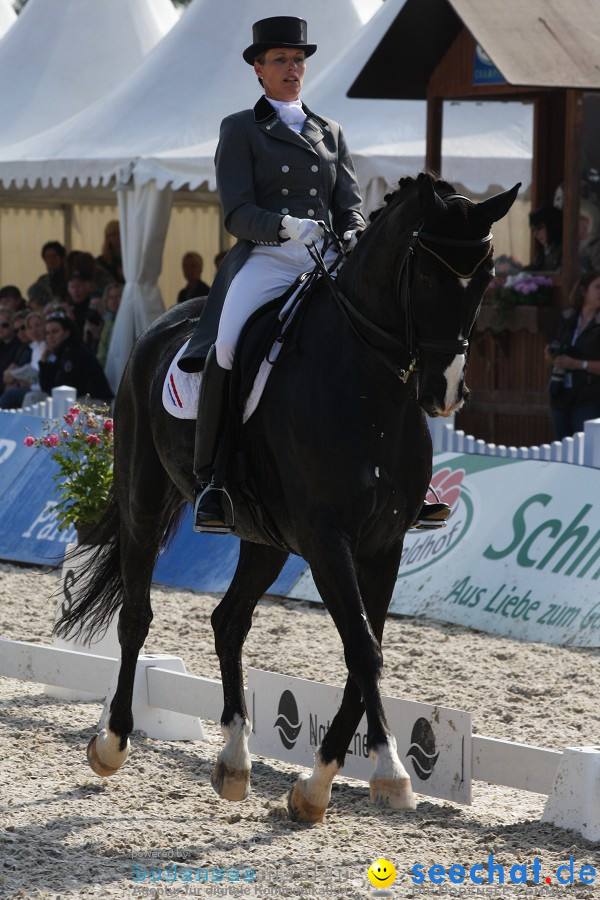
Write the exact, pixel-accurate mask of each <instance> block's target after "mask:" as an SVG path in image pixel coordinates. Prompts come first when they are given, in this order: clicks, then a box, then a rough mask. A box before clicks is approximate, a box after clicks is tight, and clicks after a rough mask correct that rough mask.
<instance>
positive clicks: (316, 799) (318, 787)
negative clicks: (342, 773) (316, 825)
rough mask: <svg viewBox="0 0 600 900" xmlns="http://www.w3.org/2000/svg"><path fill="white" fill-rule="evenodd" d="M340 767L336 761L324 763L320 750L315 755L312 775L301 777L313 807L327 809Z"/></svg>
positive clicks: (305, 794)
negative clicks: (332, 786)
mask: <svg viewBox="0 0 600 900" xmlns="http://www.w3.org/2000/svg"><path fill="white" fill-rule="evenodd" d="M339 770H340V767H339V765H338V764H337V762H336V761H335V760H333V761H332V762H330V763H327V764H326V763H324V762H323V758H322V757H321V751H320V749H319V750H317V752H316V753H315V767H314V769H313V771H312V775H300V776H299V778H298V781H302V789H303V791H304V796H305V797H306V799H307V800H308V801H309V802H310V803H312V804H313V806H319V807H325V806H327V804H328V803H329V801H330V799H331V785H332V784H333V779H334V778H335V776H336V775H337V773H338V772H339Z"/></svg>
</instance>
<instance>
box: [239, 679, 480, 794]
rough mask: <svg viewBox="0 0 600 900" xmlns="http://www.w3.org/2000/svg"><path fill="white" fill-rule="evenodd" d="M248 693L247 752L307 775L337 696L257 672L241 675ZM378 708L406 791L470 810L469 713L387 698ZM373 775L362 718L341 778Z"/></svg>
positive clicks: (337, 691)
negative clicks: (402, 770) (297, 768)
mask: <svg viewBox="0 0 600 900" xmlns="http://www.w3.org/2000/svg"><path fill="white" fill-rule="evenodd" d="M248 688H249V690H250V691H251V692H252V693H253V707H252V712H251V716H252V723H253V728H252V735H251V738H250V752H251V753H252V754H253V755H258V756H267V757H269V758H271V759H280V760H282V761H283V762H288V763H294V764H298V765H301V766H306V767H307V768H311V769H312V767H313V765H314V756H315V751H316V750H317V747H319V745H320V744H321V742H322V740H323V737H324V736H325V732H326V731H327V729H328V728H329V724H330V722H331V721H332V719H333V717H334V716H335V714H336V712H337V711H338V709H339V707H340V704H341V702H342V696H343V693H344V691H343V688H337V687H333V686H331V685H327V684H319V683H318V682H315V681H307V680H305V679H303V678H292V677H290V676H287V675H277V674H274V673H272V672H263V671H261V670H259V669H249V670H248ZM383 705H384V708H385V714H386V717H387V720H388V725H389V727H390V730H391V732H392V734H393V735H394V736H395V738H396V742H397V746H398V755H399V757H400V760H401V762H402V764H403V765H404V766H405V768H406V770H407V771H408V773H409V775H410V779H411V782H412V786H413V789H414V790H415V791H417V793H419V794H425V795H426V796H428V797H438V798H440V799H442V800H452V801H454V802H455V803H470V802H471V715H470V713H467V712H462V711H461V710H456V709H448V708H444V707H442V706H430V705H428V704H426V703H417V702H414V701H411V700H399V699H396V698H394V697H384V698H383ZM373 767H374V763H373V760H371V759H370V758H369V756H368V753H367V720H366V717H365V716H363V718H362V719H361V721H360V723H359V726H358V728H357V730H356V732H355V733H354V735H353V737H352V740H351V741H350V745H349V748H348V753H347V755H346V762H345V765H344V768H343V769H342V771H341V774H342V775H344V776H346V777H347V778H357V779H359V780H361V781H368V780H369V778H370V777H371V775H372V774H373Z"/></svg>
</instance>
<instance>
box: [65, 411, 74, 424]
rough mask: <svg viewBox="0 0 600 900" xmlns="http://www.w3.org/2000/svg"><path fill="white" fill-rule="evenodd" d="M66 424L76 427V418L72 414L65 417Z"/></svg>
mask: <svg viewBox="0 0 600 900" xmlns="http://www.w3.org/2000/svg"><path fill="white" fill-rule="evenodd" d="M65 422H66V423H67V425H74V424H75V416H73V415H71V413H68V414H67V415H66V416H65Z"/></svg>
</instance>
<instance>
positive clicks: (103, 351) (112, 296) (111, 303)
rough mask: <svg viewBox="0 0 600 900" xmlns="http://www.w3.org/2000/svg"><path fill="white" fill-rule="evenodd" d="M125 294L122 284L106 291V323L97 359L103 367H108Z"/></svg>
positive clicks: (113, 285)
mask: <svg viewBox="0 0 600 900" xmlns="http://www.w3.org/2000/svg"><path fill="white" fill-rule="evenodd" d="M122 294H123V285H122V284H109V285H107V287H105V289H104V306H105V310H104V323H103V325H102V332H101V334H100V343H99V345H98V352H97V354H96V355H97V357H98V361H99V363H100V365H101V366H105V365H106V358H107V356H108V348H109V346H110V338H111V335H112V330H113V326H114V324H115V319H116V317H117V311H118V309H119V306H120V305H121V296H122Z"/></svg>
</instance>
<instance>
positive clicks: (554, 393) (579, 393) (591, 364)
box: [545, 271, 600, 440]
mask: <svg viewBox="0 0 600 900" xmlns="http://www.w3.org/2000/svg"><path fill="white" fill-rule="evenodd" d="M569 299H570V303H571V306H570V308H569V309H566V310H565V311H564V312H563V314H562V319H561V321H560V323H559V326H558V331H557V334H556V339H555V340H554V341H553V342H552V343H551V344H549V345H548V346H547V347H546V352H545V356H546V359H547V360H548V361H549V362H551V363H552V375H551V377H550V384H549V386H548V389H549V392H550V412H551V415H552V424H553V426H554V432H555V435H556V438H557V440H562V438H564V437H568V436H569V435H572V434H575V433H576V432H577V431H583V423H584V422H585V421H586V420H587V419H597V418H599V417H600V271H593V272H588V273H587V274H585V275H582V276H581V278H580V279H579V281H578V282H577V283H576V285H575V287H574V288H573V290H572V291H571V296H570V298H569Z"/></svg>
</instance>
